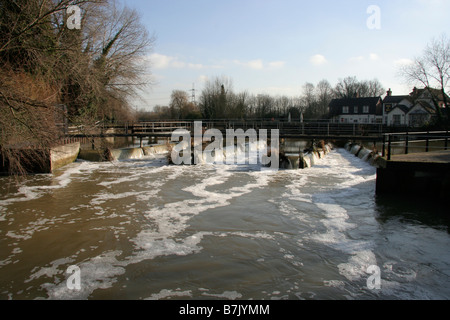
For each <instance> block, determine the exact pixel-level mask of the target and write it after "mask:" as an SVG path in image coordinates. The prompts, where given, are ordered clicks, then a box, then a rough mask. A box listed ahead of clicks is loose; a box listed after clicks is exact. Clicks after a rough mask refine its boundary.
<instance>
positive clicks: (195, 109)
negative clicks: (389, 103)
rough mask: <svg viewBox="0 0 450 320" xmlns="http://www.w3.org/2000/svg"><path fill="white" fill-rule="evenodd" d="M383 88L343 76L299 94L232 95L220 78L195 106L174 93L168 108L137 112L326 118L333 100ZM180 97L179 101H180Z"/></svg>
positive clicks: (145, 115) (149, 116) (150, 116)
mask: <svg viewBox="0 0 450 320" xmlns="http://www.w3.org/2000/svg"><path fill="white" fill-rule="evenodd" d="M383 94H385V89H384V88H383V86H382V85H381V83H380V82H379V81H378V80H377V79H373V80H358V79H357V78H356V77H346V78H344V79H341V80H339V82H338V83H337V84H336V85H335V86H334V87H333V86H332V85H331V84H330V83H329V82H328V80H325V79H324V80H322V81H320V82H319V83H317V84H316V85H315V84H313V83H305V84H304V85H303V87H302V88H299V95H298V96H295V97H292V96H286V95H283V96H273V95H270V94H267V93H261V94H250V93H249V92H247V91H242V92H235V91H234V89H233V80H232V79H231V78H228V77H225V76H221V77H219V76H218V77H214V78H212V79H210V80H208V81H207V82H206V83H205V85H204V88H203V90H202V92H201V95H200V97H199V99H198V101H197V103H196V104H194V103H193V101H192V99H190V97H189V94H188V93H187V92H186V91H180V90H174V91H173V92H172V98H171V102H170V104H169V105H168V106H156V107H155V108H154V110H153V111H152V112H145V111H140V112H139V118H140V119H141V120H156V119H159V120H163V119H172V120H173V119H199V118H201V119H261V118H264V119H271V118H274V119H285V120H287V119H288V118H289V117H290V118H291V119H292V120H300V119H301V118H304V119H308V120H323V119H328V115H329V112H328V106H329V104H330V102H331V100H332V99H335V98H352V97H373V96H382V95H383ZM180 97H182V99H180Z"/></svg>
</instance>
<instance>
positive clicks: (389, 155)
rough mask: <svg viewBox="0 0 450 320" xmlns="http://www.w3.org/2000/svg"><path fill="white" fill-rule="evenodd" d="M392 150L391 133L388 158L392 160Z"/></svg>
mask: <svg viewBox="0 0 450 320" xmlns="http://www.w3.org/2000/svg"><path fill="white" fill-rule="evenodd" d="M391 151H392V134H390V135H389V141H388V156H387V158H388V160H391Z"/></svg>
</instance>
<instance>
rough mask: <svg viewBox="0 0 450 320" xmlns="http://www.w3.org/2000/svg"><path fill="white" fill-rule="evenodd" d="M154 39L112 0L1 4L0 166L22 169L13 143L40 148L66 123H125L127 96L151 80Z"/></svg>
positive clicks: (128, 111) (19, 0) (30, 0)
mask: <svg viewBox="0 0 450 320" xmlns="http://www.w3.org/2000/svg"><path fill="white" fill-rule="evenodd" d="M71 6H72V8H73V6H76V8H77V9H79V11H78V12H79V16H77V15H74V14H73V12H71V11H70V10H68V9H69V8H70V7H71ZM73 19H78V20H80V21H77V22H78V24H79V28H69V22H73V21H72V20H73ZM154 40H155V39H154V37H152V36H151V35H150V34H149V33H148V32H147V31H146V30H145V28H144V26H143V25H142V23H141V22H140V17H139V15H138V13H137V12H136V11H135V10H131V9H129V8H127V7H125V6H122V5H120V4H119V3H118V2H116V1H113V0H75V1H74V0H71V1H69V0H15V1H11V0H0V126H1V134H0V166H2V165H4V164H5V163H8V164H9V166H10V167H15V168H16V169H19V171H20V168H19V167H18V166H19V162H20V161H19V160H20V159H19V158H20V157H21V155H20V153H18V152H17V151H15V148H12V147H11V146H17V145H22V146H27V145H28V146H31V145H33V149H42V150H45V149H47V148H49V147H50V146H51V145H52V144H54V143H55V140H56V139H57V138H58V137H59V135H60V134H61V127H60V124H61V123H60V122H61V121H65V120H66V119H68V120H69V122H71V123H73V124H80V125H83V126H84V127H85V128H87V127H89V126H94V125H95V124H96V123H97V122H99V121H114V120H115V119H121V120H123V119H125V120H126V119H130V118H131V117H132V116H133V113H132V112H131V108H130V105H129V104H128V102H127V98H128V97H130V96H131V95H135V93H136V92H137V91H138V89H142V87H143V86H145V85H146V84H147V83H148V81H145V79H146V75H147V74H148V70H146V69H145V68H143V65H144V64H143V59H144V56H145V55H147V54H148V51H149V50H150V49H151V48H152V46H153V44H154ZM36 156H37V155H36ZM22 160H23V159H22ZM22 162H23V161H22ZM16 171H17V170H16Z"/></svg>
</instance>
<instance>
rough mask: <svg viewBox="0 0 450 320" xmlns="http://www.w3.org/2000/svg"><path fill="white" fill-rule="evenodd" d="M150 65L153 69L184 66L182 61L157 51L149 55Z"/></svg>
mask: <svg viewBox="0 0 450 320" xmlns="http://www.w3.org/2000/svg"><path fill="white" fill-rule="evenodd" d="M150 61H151V63H152V67H153V68H155V69H167V68H171V67H175V68H181V67H183V66H184V64H183V62H181V61H178V59H177V58H175V57H170V56H166V55H163V54H159V53H153V54H152V55H150Z"/></svg>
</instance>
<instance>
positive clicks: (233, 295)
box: [202, 291, 242, 300]
mask: <svg viewBox="0 0 450 320" xmlns="http://www.w3.org/2000/svg"><path fill="white" fill-rule="evenodd" d="M202 295H203V296H208V297H215V298H220V299H228V300H236V299H240V298H242V294H240V293H239V292H237V291H224V292H223V293H206V292H204V293H202Z"/></svg>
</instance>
